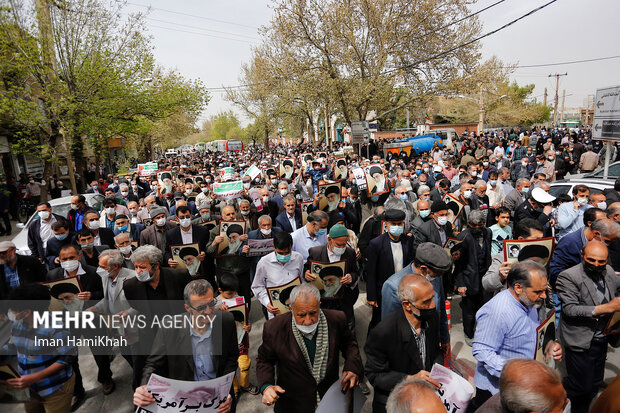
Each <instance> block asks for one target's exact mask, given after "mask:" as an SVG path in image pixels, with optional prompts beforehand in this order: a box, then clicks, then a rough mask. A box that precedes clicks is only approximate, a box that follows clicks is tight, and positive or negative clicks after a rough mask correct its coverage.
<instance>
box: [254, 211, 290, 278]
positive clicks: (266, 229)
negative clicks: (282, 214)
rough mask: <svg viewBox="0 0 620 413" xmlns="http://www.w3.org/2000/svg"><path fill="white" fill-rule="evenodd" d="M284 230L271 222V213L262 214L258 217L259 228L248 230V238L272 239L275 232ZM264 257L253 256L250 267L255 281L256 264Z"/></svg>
mask: <svg viewBox="0 0 620 413" xmlns="http://www.w3.org/2000/svg"><path fill="white" fill-rule="evenodd" d="M280 231H282V230H281V229H280V228H278V227H274V226H273V225H272V223H271V218H270V217H269V215H261V216H260V217H258V229H255V230H254V231H250V232H248V239H249V240H250V239H270V238H273V236H274V235H275V234H277V233H278V232H280ZM261 258H262V257H252V264H251V267H250V280H251V281H254V275H255V274H256V265H257V264H258V261H260V259H261Z"/></svg>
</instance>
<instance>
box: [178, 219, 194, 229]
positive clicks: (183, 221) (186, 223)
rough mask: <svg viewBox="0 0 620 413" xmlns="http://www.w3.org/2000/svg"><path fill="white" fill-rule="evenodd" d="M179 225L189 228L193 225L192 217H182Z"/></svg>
mask: <svg viewBox="0 0 620 413" xmlns="http://www.w3.org/2000/svg"><path fill="white" fill-rule="evenodd" d="M179 225H181V226H182V227H183V228H189V226H190V225H192V219H191V218H181V219H179Z"/></svg>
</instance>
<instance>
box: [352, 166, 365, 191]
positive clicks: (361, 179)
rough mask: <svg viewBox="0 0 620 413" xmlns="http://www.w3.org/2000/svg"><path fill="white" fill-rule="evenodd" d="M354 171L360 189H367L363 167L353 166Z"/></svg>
mask: <svg viewBox="0 0 620 413" xmlns="http://www.w3.org/2000/svg"><path fill="white" fill-rule="evenodd" d="M351 172H353V176H354V177H355V184H356V185H357V187H358V188H359V189H360V190H365V189H366V186H367V185H366V173H365V172H364V170H363V169H362V168H353V169H352V170H351Z"/></svg>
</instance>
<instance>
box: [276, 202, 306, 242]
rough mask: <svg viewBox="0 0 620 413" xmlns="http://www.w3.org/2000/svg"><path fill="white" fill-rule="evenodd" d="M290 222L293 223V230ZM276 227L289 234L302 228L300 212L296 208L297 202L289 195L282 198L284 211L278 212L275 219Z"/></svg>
mask: <svg viewBox="0 0 620 413" xmlns="http://www.w3.org/2000/svg"><path fill="white" fill-rule="evenodd" d="M291 221H294V222H295V228H293V225H292V223H291ZM276 226H278V227H280V229H281V230H282V231H286V232H288V233H289V234H292V233H293V232H295V231H296V230H298V229H299V228H301V227H302V226H303V223H302V219H301V210H299V209H298V208H297V200H296V199H295V197H294V196H292V195H289V196H287V197H285V198H284V211H282V212H280V214H278V216H277V217H276Z"/></svg>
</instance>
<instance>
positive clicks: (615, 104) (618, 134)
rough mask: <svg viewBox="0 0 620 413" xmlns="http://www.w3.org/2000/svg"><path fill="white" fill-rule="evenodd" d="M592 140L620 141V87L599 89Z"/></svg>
mask: <svg viewBox="0 0 620 413" xmlns="http://www.w3.org/2000/svg"><path fill="white" fill-rule="evenodd" d="M592 138H593V139H603V140H611V141H618V140H620V86H613V87H606V88H602V89H597V91H596V99H595V100H594V119H593V121H592Z"/></svg>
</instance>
